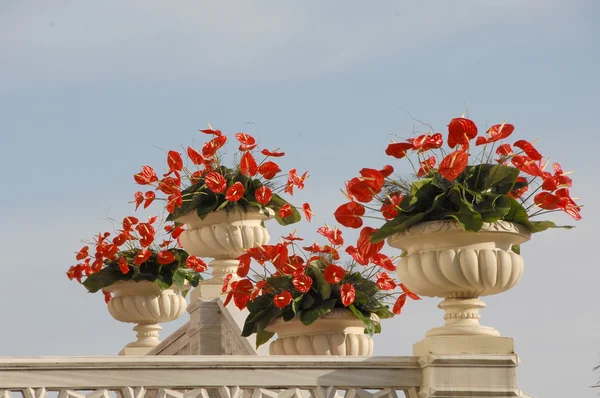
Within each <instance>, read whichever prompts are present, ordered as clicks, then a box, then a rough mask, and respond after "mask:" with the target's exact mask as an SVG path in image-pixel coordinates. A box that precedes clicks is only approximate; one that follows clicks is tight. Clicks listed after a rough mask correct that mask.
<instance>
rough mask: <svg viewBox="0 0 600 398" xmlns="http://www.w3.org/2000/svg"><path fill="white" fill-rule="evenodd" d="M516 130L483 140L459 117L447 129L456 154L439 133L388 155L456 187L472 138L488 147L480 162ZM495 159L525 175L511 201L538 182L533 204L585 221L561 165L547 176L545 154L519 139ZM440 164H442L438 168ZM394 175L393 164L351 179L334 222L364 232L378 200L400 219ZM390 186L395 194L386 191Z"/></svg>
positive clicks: (386, 214) (497, 131)
mask: <svg viewBox="0 0 600 398" xmlns="http://www.w3.org/2000/svg"><path fill="white" fill-rule="evenodd" d="M514 129H515V128H514V126H513V125H512V124H508V123H502V124H496V125H494V126H492V127H490V128H489V129H488V130H487V131H486V133H485V135H482V136H477V134H478V129H477V126H476V124H475V123H474V122H473V121H472V120H469V119H466V118H455V119H452V120H451V121H450V123H449V124H448V136H447V144H448V147H450V149H453V151H452V152H450V153H446V152H444V151H442V150H441V148H442V145H443V136H442V134H441V133H435V134H432V133H428V134H423V135H420V136H418V137H416V138H411V139H408V140H406V141H405V142H394V143H391V144H389V145H388V147H387V148H386V151H385V153H386V154H387V155H389V156H392V157H395V158H397V159H402V158H404V157H406V156H407V155H409V154H410V153H414V154H416V156H417V159H418V163H417V164H418V165H419V168H418V169H415V170H414V172H415V175H416V177H417V178H424V177H430V176H431V175H432V173H434V172H435V173H438V174H439V175H440V176H442V177H443V178H444V179H446V180H447V181H450V182H452V181H454V180H456V179H457V178H458V177H459V176H460V175H461V174H462V173H463V172H464V171H465V169H466V168H467V166H468V162H469V158H470V156H471V144H472V141H473V140H474V139H475V146H484V150H483V153H482V155H481V157H477V158H481V159H485V156H484V155H485V150H486V147H487V146H488V145H490V144H494V145H495V143H496V142H498V141H501V140H504V139H506V138H508V137H509V136H510V135H511V134H512V133H513V131H514ZM513 147H514V148H516V149H513ZM434 150H440V151H439V153H441V154H442V155H443V157H441V161H439V162H438V158H437V157H436V156H435V154H432V152H433V151H434ZM496 154H497V155H499V156H500V158H499V159H497V162H498V163H500V164H502V165H509V164H510V165H512V166H513V167H515V168H517V169H518V170H519V171H520V172H521V173H522V176H520V177H519V179H518V180H517V182H518V183H519V185H518V187H517V188H515V190H514V191H513V192H511V194H510V195H511V196H512V197H513V198H519V197H521V196H522V195H523V194H524V193H525V192H526V191H527V190H528V188H529V187H530V186H532V183H534V181H536V179H540V180H541V183H540V184H539V187H538V188H537V189H536V191H538V190H540V189H541V190H542V192H540V193H538V194H537V195H535V197H534V199H533V202H534V204H535V205H537V206H538V207H539V208H541V209H543V210H549V211H553V210H563V211H565V212H566V213H567V214H569V215H571V216H572V217H573V218H574V219H576V220H579V219H580V218H581V215H580V213H579V209H580V208H581V206H579V205H577V204H576V203H575V201H574V200H573V199H572V198H571V197H570V194H569V190H568V188H570V187H571V184H572V181H571V179H570V178H569V177H568V175H567V174H568V173H565V172H563V171H562V168H561V166H560V165H559V164H558V163H554V165H553V169H554V173H550V172H547V171H545V170H544V167H545V165H546V164H547V161H546V162H545V163H544V162H543V157H542V155H541V154H540V152H538V150H537V149H536V148H535V147H534V146H533V144H532V143H530V142H528V141H524V140H518V141H516V142H514V144H513V145H512V146H511V145H510V144H502V145H500V146H498V147H497V148H496ZM488 157H489V155H488ZM436 165H438V166H437V168H436ZM393 171H394V169H393V167H392V166H390V165H387V166H385V167H384V168H382V169H380V170H377V169H368V168H363V169H362V170H360V172H359V174H360V176H358V177H355V178H352V179H351V180H349V181H348V182H347V183H346V195H347V197H348V198H349V199H350V201H349V202H348V203H345V204H343V205H341V206H339V207H338V208H337V210H336V211H335V213H334V216H335V218H336V220H337V221H338V222H339V223H340V224H342V225H344V226H346V227H350V228H360V227H361V226H362V225H363V220H362V217H363V216H364V215H365V211H366V207H365V204H368V203H370V202H372V201H373V200H374V199H375V200H377V201H378V202H379V203H382V205H381V207H380V208H379V209H377V210H378V211H379V212H381V214H382V216H383V218H384V219H385V220H392V219H394V218H395V217H396V216H398V214H399V212H400V211H402V210H401V208H400V203H401V202H402V200H403V199H404V197H405V192H403V191H401V190H400V189H397V190H396V191H394V189H393V188H394V187H397V186H398V185H400V184H398V182H397V181H395V180H394V179H392V178H390V175H391V174H392V173H393ZM536 182H538V181H536ZM386 183H387V186H388V187H389V188H391V189H384V186H385V185H386ZM540 213H541V212H540V211H538V212H533V213H532V214H531V215H530V216H534V215H537V214H540Z"/></svg>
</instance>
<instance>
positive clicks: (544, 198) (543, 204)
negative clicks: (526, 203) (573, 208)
mask: <svg viewBox="0 0 600 398" xmlns="http://www.w3.org/2000/svg"><path fill="white" fill-rule="evenodd" d="M533 203H535V204H536V205H537V206H539V207H540V208H542V209H546V210H556V209H559V208H560V205H561V200H560V198H559V197H558V196H556V195H554V194H552V193H550V192H540V193H538V194H537V195H535V197H534V198H533Z"/></svg>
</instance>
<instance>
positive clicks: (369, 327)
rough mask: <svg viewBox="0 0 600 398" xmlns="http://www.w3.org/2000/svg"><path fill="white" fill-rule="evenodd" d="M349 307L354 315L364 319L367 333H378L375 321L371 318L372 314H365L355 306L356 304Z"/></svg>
mask: <svg viewBox="0 0 600 398" xmlns="http://www.w3.org/2000/svg"><path fill="white" fill-rule="evenodd" d="M348 309H349V310H350V311H352V313H353V314H354V316H356V317H357V318H358V319H360V320H361V321H363V323H364V324H365V333H367V334H369V335H370V336H372V335H373V334H375V333H376V327H375V323H374V322H373V321H372V320H371V317H370V316H366V315H365V314H363V313H362V312H361V311H359V310H358V308H356V307H355V306H354V304H350V305H349V306H348Z"/></svg>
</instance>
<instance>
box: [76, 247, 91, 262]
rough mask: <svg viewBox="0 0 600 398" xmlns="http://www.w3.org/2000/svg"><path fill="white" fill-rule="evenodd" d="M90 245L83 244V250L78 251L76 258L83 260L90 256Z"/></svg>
mask: <svg viewBox="0 0 600 398" xmlns="http://www.w3.org/2000/svg"><path fill="white" fill-rule="evenodd" d="M89 249H90V248H89V246H83V247H82V248H81V250H79V252H77V255H76V256H75V258H76V259H77V260H83V259H84V258H86V257H87V256H89V253H88V250H89Z"/></svg>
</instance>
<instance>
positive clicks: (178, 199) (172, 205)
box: [165, 191, 183, 213]
mask: <svg viewBox="0 0 600 398" xmlns="http://www.w3.org/2000/svg"><path fill="white" fill-rule="evenodd" d="M182 205H183V196H181V192H179V191H177V192H175V193H173V194H172V195H169V197H168V198H167V205H166V206H165V208H166V209H167V211H168V212H169V213H174V212H175V209H176V208H178V207H181V206H182Z"/></svg>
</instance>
